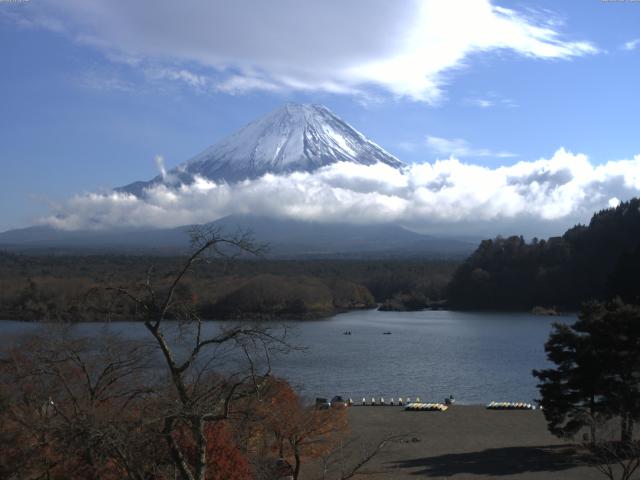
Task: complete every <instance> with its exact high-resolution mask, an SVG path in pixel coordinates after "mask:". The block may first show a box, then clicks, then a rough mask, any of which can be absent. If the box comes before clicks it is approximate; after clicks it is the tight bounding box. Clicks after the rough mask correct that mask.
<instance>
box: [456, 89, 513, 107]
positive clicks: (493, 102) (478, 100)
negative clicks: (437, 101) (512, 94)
mask: <svg viewBox="0 0 640 480" xmlns="http://www.w3.org/2000/svg"><path fill="white" fill-rule="evenodd" d="M462 103H463V104H464V105H470V106H472V107H478V108H491V107H506V108H514V107H517V106H518V105H517V104H516V102H514V101H513V100H511V99H510V98H506V97H503V96H502V95H499V94H497V93H495V92H489V93H487V94H486V95H481V96H475V97H467V98H465V99H464V100H463V102H462Z"/></svg>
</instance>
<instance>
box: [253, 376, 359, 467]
mask: <svg viewBox="0 0 640 480" xmlns="http://www.w3.org/2000/svg"><path fill="white" fill-rule="evenodd" d="M261 409H262V414H263V420H262V425H263V428H264V430H265V433H266V435H268V436H270V437H271V441H272V448H273V449H274V450H275V452H277V454H278V456H280V457H283V458H292V459H293V461H294V478H295V479H297V478H299V476H300V469H301V467H302V462H303V460H305V459H312V458H317V457H319V456H321V455H323V454H324V453H326V452H328V451H330V450H331V449H333V448H334V447H335V445H336V444H337V443H338V442H339V441H340V440H341V439H342V438H343V437H344V435H345V434H346V432H347V431H348V428H349V424H348V421H347V415H346V410H345V409H330V410H317V409H316V408H315V407H314V406H313V405H306V404H305V403H304V401H303V399H302V398H301V397H300V396H299V395H298V394H296V392H295V391H294V390H293V389H292V388H291V386H290V385H289V384H288V383H287V382H286V381H285V380H282V379H272V380H271V381H270V383H269V385H268V387H267V392H266V399H265V400H264V401H263V404H262V408H261Z"/></svg>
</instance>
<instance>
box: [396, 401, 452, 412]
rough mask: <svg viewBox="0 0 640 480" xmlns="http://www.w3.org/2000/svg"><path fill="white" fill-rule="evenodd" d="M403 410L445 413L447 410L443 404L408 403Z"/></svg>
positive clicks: (446, 406) (447, 407)
mask: <svg viewBox="0 0 640 480" xmlns="http://www.w3.org/2000/svg"><path fill="white" fill-rule="evenodd" d="M404 409H405V410H409V411H411V412H446V411H447V410H448V409H449V406H448V405H445V404H444V403H418V402H414V403H410V404H408V405H407V406H406V407H404Z"/></svg>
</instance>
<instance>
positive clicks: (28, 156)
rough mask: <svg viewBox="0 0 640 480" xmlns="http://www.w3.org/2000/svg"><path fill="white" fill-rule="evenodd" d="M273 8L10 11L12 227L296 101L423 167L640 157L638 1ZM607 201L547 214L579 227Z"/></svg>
mask: <svg viewBox="0 0 640 480" xmlns="http://www.w3.org/2000/svg"><path fill="white" fill-rule="evenodd" d="M269 3H271V2H257V1H255V0H254V1H250V0H242V1H238V2H234V4H233V5H235V6H231V5H232V4H231V3H229V2H210V3H209V5H208V6H207V7H205V8H204V10H202V9H203V7H202V3H201V2H184V3H181V4H178V3H176V2H151V3H148V2H145V1H141V2H124V1H120V0H115V1H112V2H107V1H106V0H105V1H98V0H95V1H80V0H61V1H59V2H53V1H49V0H31V1H27V2H2V3H0V53H1V57H0V58H1V59H2V75H0V105H2V108H1V109H0V165H1V166H2V176H1V177H0V231H1V230H6V229H9V228H16V227H22V226H27V225H30V224H32V223H33V222H34V221H37V219H41V218H43V217H46V216H47V215H49V214H50V213H51V212H52V211H53V212H57V213H58V214H60V209H62V210H65V209H69V208H74V207H73V205H70V204H67V203H65V202H66V201H67V199H69V198H71V197H73V196H74V195H83V194H85V193H87V192H106V191H108V190H109V189H110V188H112V187H114V186H119V185H124V184H127V183H130V182H132V181H135V180H141V179H148V178H151V177H153V176H155V175H156V174H157V168H156V166H155V164H154V161H153V158H154V156H155V155H158V154H159V155H162V156H163V157H164V159H165V162H166V164H167V166H168V167H172V166H175V165H178V164H179V163H181V162H183V161H185V160H187V159H188V158H190V157H191V156H193V155H195V154H196V153H198V152H200V151H201V150H203V149H204V148H205V147H207V146H209V145H211V144H212V143H215V142H216V141H217V140H219V139H221V138H222V137H223V136H225V135H227V134H229V133H231V132H233V131H234V130H236V129H237V128H239V127H242V126H243V125H245V124H246V123H248V122H249V121H251V120H252V119H254V118H256V117H258V116H260V115H263V114H265V113H267V112H268V111H270V110H272V109H274V108H276V107H278V106H279V105H281V104H282V103H283V102H286V101H298V102H305V103H322V104H324V105H326V106H327V107H329V108H330V109H332V110H333V111H334V112H336V113H337V114H338V115H339V116H341V117H342V118H343V119H344V120H346V121H347V122H349V123H350V124H351V125H353V126H354V127H356V128H357V129H358V130H360V131H361V132H363V133H364V134H365V135H367V136H368V137H369V138H371V139H372V140H374V141H375V142H377V143H378V144H380V145H381V146H383V147H384V148H385V149H387V150H388V151H390V152H391V153H393V154H395V155H396V156H397V157H399V158H400V159H401V160H403V161H405V162H408V163H418V164H421V163H424V162H431V163H433V162H435V161H436V160H437V159H447V158H450V157H454V158H456V159H458V160H459V161H460V162H463V163H465V164H470V165H475V166H481V167H487V168H489V169H496V168H497V167H499V166H508V165H514V164H517V163H518V162H534V161H536V160H538V159H541V158H544V159H552V157H553V156H554V154H555V153H556V152H557V151H558V149H560V148H564V149H566V150H567V151H568V152H571V153H572V154H576V155H577V154H584V155H586V156H587V157H588V162H589V163H590V164H591V166H593V167H594V168H595V167H597V166H598V165H602V164H605V163H606V162H610V161H619V160H632V159H634V157H635V156H636V155H638V154H640V141H639V140H638V138H639V135H638V133H637V131H638V112H639V111H640V95H639V94H638V88H639V87H638V75H639V74H640V41H638V42H635V40H638V39H640V2H632V1H626V2H623V1H619V2H611V1H599V0H573V1H568V0H565V1H557V0H556V1H532V2H515V1H495V2H492V3H489V2H488V1H486V0H467V1H459V2H445V1H428V0H425V1H405V2H382V1H370V2H361V1H354V2H352V7H349V8H346V9H345V6H344V5H343V3H344V2H338V1H327V2H324V3H323V2H319V3H320V4H321V7H319V6H318V4H316V5H315V6H313V2H305V1H301V2H292V1H289V0H287V1H283V2H279V3H278V5H277V6H274V5H275V4H274V3H271V7H272V8H270V9H268V10H264V11H262V9H264V8H265V7H264V6H265V5H266V4H269ZM447 3H448V5H449V6H451V5H452V4H454V3H455V4H456V5H455V8H450V7H447V6H446V4H447ZM132 4H134V5H132ZM258 4H261V5H262V6H261V7H260V8H258ZM390 5H393V7H390ZM198 8H200V9H201V10H202V11H198ZM485 14H486V15H485ZM416 19H418V20H416ZM201 20H202V21H201ZM494 21H499V22H500V23H496V24H495V25H494V24H493V23H491V22H494ZM483 22H484V23H483ZM485 24H486V25H485ZM536 29H543V30H536ZM214 31H215V32H216V33H215V34H214V33H212V32H214ZM434 32H435V33H434ZM571 158H573V157H571ZM571 158H569V159H568V160H566V161H567V162H571V161H572V160H571ZM625 165H627V164H625ZM635 166H636V164H629V165H627V167H625V168H635ZM545 168H547V167H545ZM618 170H619V169H618ZM616 171H617V170H616ZM620 175H622V177H621V178H622V179H623V180H625V179H626V181H627V188H625V189H623V193H624V194H625V195H631V194H634V192H636V191H637V188H636V183H634V182H636V180H634V179H633V178H631V177H632V176H633V172H629V171H628V170H625V171H624V172H623V173H620ZM634 178H636V177H634ZM620 181H622V180H620ZM618 183H619V182H618ZM599 188H600V187H599ZM607 188H608V187H607ZM603 189H604V190H606V188H605V187H601V188H600V190H598V192H599V194H600V196H601V198H600V200H599V202H600V203H599V204H597V205H596V204H591V203H587V204H585V205H571V206H570V211H569V212H568V213H566V212H565V213H566V214H557V215H555V216H554V215H546V214H540V215H542V216H541V217H540V215H538V217H540V218H542V220H549V221H553V222H555V221H557V220H559V223H558V222H556V223H553V225H554V228H556V227H557V228H560V226H564V225H565V224H570V223H571V222H573V221H575V219H581V218H582V217H584V214H585V211H586V210H588V209H589V208H593V207H594V206H599V205H601V204H604V206H606V205H607V202H609V201H610V200H611V198H610V196H609V195H608V192H607V191H604V190H603ZM618 196H619V195H618ZM616 198H617V197H616ZM620 200H624V198H620ZM549 201H550V202H551V201H553V199H551V200H549ZM52 203H53V206H52ZM60 205H63V206H62V207H61V206H60ZM468 210H469V209H468ZM469 211H472V210H469ZM473 211H475V210H473ZM527 214H528V213H527V212H524V214H523V215H524V217H522V218H525V217H526V215H527ZM509 215H510V213H509V212H506V213H505V211H502V210H501V211H500V213H499V216H501V217H500V218H505V217H509ZM545 215H546V216H545ZM403 218H404V217H403ZM492 218H493V217H492ZM405 220H406V218H405ZM417 223H419V222H417ZM427 223H428V222H427ZM558 225H560V226H558Z"/></svg>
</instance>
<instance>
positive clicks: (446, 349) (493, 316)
mask: <svg viewBox="0 0 640 480" xmlns="http://www.w3.org/2000/svg"><path fill="white" fill-rule="evenodd" d="M573 320H574V318H573V317H571V316H568V317H555V318H550V317H540V316H534V315H529V314H519V313H516V314H513V313H511V314H510V313H486V312H483V313H473V312H451V311H425V312H378V311H373V310H368V311H356V312H350V313H346V314H341V315H337V316H335V317H332V318H330V319H326V320H318V321H312V322H287V323H286V326H287V328H288V329H290V332H289V334H290V336H291V337H290V338H291V339H292V341H293V343H295V344H296V345H300V346H304V347H306V348H305V349H304V350H303V351H296V352H293V353H290V354H288V355H286V356H282V357H278V358H275V359H274V360H273V371H274V374H276V375H279V376H282V377H285V378H287V379H289V380H290V381H291V382H292V383H294V384H295V385H296V386H297V387H298V388H300V389H301V390H302V391H303V392H304V393H305V395H308V396H310V397H314V396H328V397H331V396H333V395H336V394H341V395H344V396H347V397H352V398H353V399H354V400H361V399H362V397H363V396H366V397H367V398H370V397H371V396H376V397H380V396H384V397H385V398H390V397H398V396H402V397H406V396H410V397H412V398H415V397H416V396H419V397H420V398H421V400H439V401H441V400H442V399H443V398H444V397H445V396H448V395H450V394H453V395H454V396H455V397H456V399H457V400H458V402H460V403H484V402H488V401H491V400H498V401H501V400H510V401H531V400H533V399H534V398H536V396H537V390H536V381H535V379H534V378H533V377H532V376H531V370H532V369H534V368H544V367H545V366H546V365H547V362H546V359H545V353H544V342H545V340H546V338H547V337H548V335H549V332H550V330H551V324H552V323H553V322H572V321H573ZM219 325H220V324H219V322H211V324H210V325H209V328H217V327H218V326H219ZM37 328H42V327H38V326H36V325H34V324H27V323H20V322H0V332H1V333H2V339H4V340H2V339H0V343H6V342H8V341H9V339H10V338H11V337H12V335H13V334H15V333H19V332H23V331H27V330H33V329H37ZM108 329H110V330H112V331H118V332H121V333H122V334H124V335H125V336H128V337H132V338H145V336H146V335H147V333H146V332H145V330H144V327H143V326H142V325H140V324H136V323H130V322H119V323H114V324H110V325H109V326H108ZM75 331H76V332H78V333H79V334H87V335H101V334H103V333H104V331H105V326H104V325H102V324H80V325H78V326H77V327H75ZM345 331H351V335H343V332H345ZM385 332H391V334H390V335H385V334H384V333H385Z"/></svg>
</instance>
